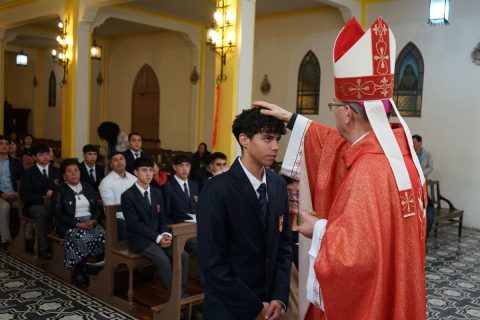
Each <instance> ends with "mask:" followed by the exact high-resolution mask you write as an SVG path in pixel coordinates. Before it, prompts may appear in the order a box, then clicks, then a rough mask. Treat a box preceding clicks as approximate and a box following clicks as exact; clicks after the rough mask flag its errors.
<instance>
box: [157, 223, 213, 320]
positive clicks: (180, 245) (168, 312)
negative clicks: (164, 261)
mask: <svg viewBox="0 0 480 320" xmlns="http://www.w3.org/2000/svg"><path fill="white" fill-rule="evenodd" d="M169 227H170V228H171V230H172V231H171V232H172V236H173V239H172V243H173V275H172V282H173V283H172V292H171V294H170V299H169V300H168V301H167V302H166V303H164V304H161V305H157V306H153V307H152V308H151V309H152V311H153V320H162V319H168V320H180V311H181V309H182V308H185V307H186V308H187V310H188V315H187V319H190V318H191V314H192V306H193V305H195V304H200V303H202V302H203V298H204V296H205V294H204V293H199V294H196V295H193V296H188V297H185V298H182V257H181V256H182V253H183V251H184V248H185V242H187V240H188V239H190V238H193V237H195V236H196V235H197V224H196V223H191V222H184V223H178V224H173V225H170V226H169Z"/></svg>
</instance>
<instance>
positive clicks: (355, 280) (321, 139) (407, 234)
mask: <svg viewBox="0 0 480 320" xmlns="http://www.w3.org/2000/svg"><path fill="white" fill-rule="evenodd" d="M392 128H393V129H394V130H393V132H394V134H395V137H396V139H397V142H398V144H399V146H400V149H401V151H402V155H403V158H404V161H405V164H406V166H407V169H408V173H409V176H410V180H411V182H412V188H413V192H414V198H415V200H414V201H413V202H412V204H413V205H414V206H415V215H413V216H411V217H408V218H404V217H403V215H402V210H401V206H402V205H404V203H401V201H400V198H399V193H398V190H397V184H396V182H395V177H394V175H393V172H392V170H391V167H390V164H389V162H388V160H387V158H386V157H385V154H384V152H383V150H382V148H381V147H380V144H379V142H378V140H377V138H376V136H375V134H374V133H373V132H370V133H368V134H367V135H366V136H365V137H364V138H363V139H361V140H360V141H359V142H357V143H356V144H354V145H353V146H351V145H349V144H348V143H347V142H346V141H345V140H344V139H343V138H341V137H340V135H339V134H338V132H337V131H336V130H335V129H331V128H328V127H325V126H323V125H321V124H318V123H311V125H310V127H309V128H308V131H307V133H306V136H305V139H304V155H305V165H306V168H307V174H308V178H309V184H310V193H311V195H312V205H313V209H314V211H315V212H317V213H318V216H319V218H325V219H328V224H327V227H326V231H325V234H324V237H323V239H322V242H321V247H320V251H319V253H318V255H317V258H316V261H315V264H314V269H315V274H316V277H317V279H318V281H319V283H320V288H321V293H322V296H323V303H324V307H325V314H324V313H323V312H322V311H321V310H320V309H318V308H317V307H315V306H313V305H310V307H309V311H308V313H307V316H306V317H305V319H312V320H313V319H315V320H318V319H325V318H326V319H328V320H337V319H339V320H355V319H369V320H374V319H379V320H395V319H398V320H410V319H412V320H413V319H415V320H421V319H426V289H425V220H424V213H423V200H422V199H423V191H422V188H421V185H420V178H419V176H418V173H417V171H416V168H415V165H414V163H413V161H412V158H411V155H410V151H409V149H408V143H407V140H406V137H405V134H404V132H403V129H402V128H401V127H392Z"/></svg>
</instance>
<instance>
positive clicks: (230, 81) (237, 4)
mask: <svg viewBox="0 0 480 320" xmlns="http://www.w3.org/2000/svg"><path fill="white" fill-rule="evenodd" d="M229 4H230V5H231V7H232V8H235V9H236V15H235V16H236V20H235V29H236V32H235V44H236V46H235V48H234V49H233V52H231V53H228V54H227V57H226V64H225V65H224V66H223V74H224V75H225V76H226V79H225V80H223V81H221V83H220V87H221V90H220V102H221V103H220V108H219V112H218V121H217V128H218V129H217V146H216V148H215V150H218V151H221V152H223V153H225V154H226V155H227V157H228V159H229V161H230V162H233V160H234V159H235V157H236V156H237V155H239V152H240V151H239V149H238V148H237V142H236V140H235V137H234V136H233V135H232V121H233V119H234V117H235V115H236V114H237V113H239V112H240V111H241V110H242V109H246V108H249V107H250V106H251V101H252V73H253V43H254V29H255V27H254V26H255V0H236V1H235V0H230V1H229ZM220 69H221V61H220V59H218V58H217V62H216V66H215V71H216V74H217V75H218V74H219V73H220Z"/></svg>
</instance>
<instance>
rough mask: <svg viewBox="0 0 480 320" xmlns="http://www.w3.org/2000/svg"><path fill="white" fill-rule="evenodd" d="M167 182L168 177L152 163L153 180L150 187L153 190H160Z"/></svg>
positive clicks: (155, 163)
mask: <svg viewBox="0 0 480 320" xmlns="http://www.w3.org/2000/svg"><path fill="white" fill-rule="evenodd" d="M167 182H168V175H167V173H166V172H165V171H163V170H160V167H159V166H158V164H157V162H156V161H154V162H153V179H152V182H150V185H151V186H153V187H155V188H161V187H162V186H164V185H165V184H166V183H167Z"/></svg>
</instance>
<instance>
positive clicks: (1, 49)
mask: <svg viewBox="0 0 480 320" xmlns="http://www.w3.org/2000/svg"><path fill="white" fill-rule="evenodd" d="M6 31H7V30H6V29H0V103H1V104H0V132H4V129H5V128H4V127H3V122H4V112H5V110H4V109H3V102H4V101H5V41H4V39H5V33H6Z"/></svg>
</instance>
